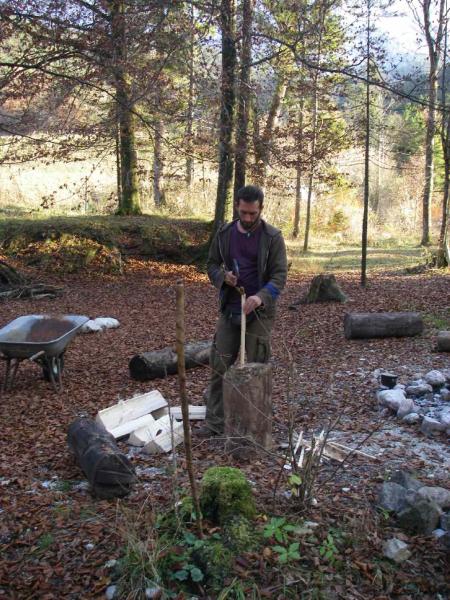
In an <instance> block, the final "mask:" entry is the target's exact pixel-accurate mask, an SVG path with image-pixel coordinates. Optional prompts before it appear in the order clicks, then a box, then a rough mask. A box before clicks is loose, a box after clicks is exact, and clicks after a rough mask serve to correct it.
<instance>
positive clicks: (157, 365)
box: [128, 340, 211, 381]
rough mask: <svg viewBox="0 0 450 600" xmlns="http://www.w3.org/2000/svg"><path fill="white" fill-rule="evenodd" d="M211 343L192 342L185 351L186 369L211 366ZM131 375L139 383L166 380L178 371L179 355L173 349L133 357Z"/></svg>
mask: <svg viewBox="0 0 450 600" xmlns="http://www.w3.org/2000/svg"><path fill="white" fill-rule="evenodd" d="M210 351H211V342H210V341H209V340H208V341H202V342H192V343H190V344H186V346H185V349H184V354H185V363H186V369H193V368H194V367H199V366H202V365H207V364H209V354H210ZM128 366H129V369H130V375H131V377H132V378H133V379H137V380H138V381H148V380H150V379H157V378H164V377H167V376H168V375H175V373H177V371H178V365H177V353H176V352H175V350H173V349H172V348H164V349H163V350H155V351H154V352H142V353H141V354H137V355H136V356H133V358H132V359H131V360H130V363H129V365H128Z"/></svg>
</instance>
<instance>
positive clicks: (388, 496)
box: [378, 481, 407, 513]
mask: <svg viewBox="0 0 450 600" xmlns="http://www.w3.org/2000/svg"><path fill="white" fill-rule="evenodd" d="M378 504H379V505H380V506H381V508H384V509H385V510H390V511H391V512H395V513H398V512H400V511H402V510H403V509H404V508H405V507H406V506H407V504H406V488H405V487H403V486H402V485H399V484H398V483H395V482H393V481H385V482H384V483H383V485H382V486H381V490H380V495H379V498H378Z"/></svg>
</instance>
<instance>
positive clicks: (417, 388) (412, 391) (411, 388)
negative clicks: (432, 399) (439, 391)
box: [405, 383, 433, 398]
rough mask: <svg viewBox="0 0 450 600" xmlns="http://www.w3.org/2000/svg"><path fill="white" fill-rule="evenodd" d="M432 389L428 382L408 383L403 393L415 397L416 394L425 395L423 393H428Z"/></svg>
mask: <svg viewBox="0 0 450 600" xmlns="http://www.w3.org/2000/svg"><path fill="white" fill-rule="evenodd" d="M432 391H433V388H432V387H431V385H428V383H416V384H415V385H408V386H407V387H406V390H405V393H406V395H407V396H410V397H413V398H416V397H417V396H425V394H429V393H430V392H432Z"/></svg>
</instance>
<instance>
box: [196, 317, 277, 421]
mask: <svg viewBox="0 0 450 600" xmlns="http://www.w3.org/2000/svg"><path fill="white" fill-rule="evenodd" d="M273 321H274V319H273V317H267V315H266V314H265V311H264V310H260V311H258V312H257V314H256V318H255V319H253V321H252V322H251V323H250V324H248V325H247V328H246V336H245V349H246V352H247V362H257V363H266V362H268V360H269V358H270V333H271V330H272V326H273ZM240 343H241V328H240V327H239V326H236V325H233V324H232V323H231V319H230V317H229V316H228V315H226V314H221V315H220V317H219V320H218V322H217V325H216V333H215V336H214V341H213V345H212V349H211V355H210V359H209V364H210V367H211V379H210V382H209V388H208V401H207V405H206V425H207V427H209V428H210V429H212V430H214V431H216V432H217V433H223V428H224V416H223V396H222V382H223V376H224V374H225V372H226V371H227V370H228V369H229V368H230V367H231V365H232V364H233V363H234V362H235V361H236V358H237V356H238V354H239V347H240Z"/></svg>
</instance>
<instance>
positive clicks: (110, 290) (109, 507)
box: [0, 258, 450, 600]
mask: <svg viewBox="0 0 450 600" xmlns="http://www.w3.org/2000/svg"><path fill="white" fill-rule="evenodd" d="M28 272H29V273H31V274H32V273H34V274H35V275H37V273H38V271H37V270H34V269H33V268H29V271H28ZM39 273H40V277H41V278H42V272H39ZM337 277H338V281H339V283H340V285H341V287H342V289H343V291H344V292H345V293H346V294H347V296H348V298H349V301H348V303H347V304H334V303H333V304H316V305H308V306H300V307H299V310H298V311H296V312H294V311H291V310H289V309H288V306H289V305H290V304H291V303H292V302H293V301H294V300H297V299H298V298H299V297H300V296H301V295H302V294H303V293H304V292H305V291H306V289H307V287H308V284H309V282H310V279H311V275H310V274H309V275H305V274H301V273H295V272H294V273H290V276H289V283H288V286H287V290H286V292H285V293H284V294H283V296H282V298H281V301H280V307H279V314H278V320H277V323H276V327H275V330H274V333H273V357H272V359H271V360H272V365H273V372H274V384H273V385H274V387H273V402H274V439H275V441H276V442H277V443H280V444H281V443H283V442H286V441H287V435H288V410H289V407H288V402H287V397H288V377H289V372H290V366H291V360H293V361H294V362H295V364H296V376H295V382H294V385H295V387H294V391H295V396H296V407H295V410H296V422H295V427H296V430H300V429H302V428H303V429H305V430H306V431H307V432H312V431H318V430H320V429H321V428H322V427H324V426H327V425H328V423H329V422H330V420H333V419H334V418H335V417H336V415H338V414H341V420H340V422H339V424H338V425H337V426H336V429H337V430H338V431H337V432H336V435H337V436H338V437H339V439H341V440H344V441H345V443H347V444H349V445H352V444H353V443H354V442H355V441H357V440H361V439H363V438H364V436H366V435H367V434H369V433H371V432H374V434H373V436H372V437H369V439H367V441H366V442H365V443H364V444H363V445H362V448H361V449H362V450H365V451H367V452H368V453H369V454H370V453H372V454H374V455H375V454H376V453H377V452H381V458H380V459H378V460H369V459H367V460H366V459H363V458H360V457H358V458H357V457H354V458H352V459H350V461H349V462H348V464H347V465H346V466H345V468H340V467H339V466H338V464H337V463H332V462H330V463H327V464H324V466H323V470H322V472H321V475H320V478H319V486H318V488H317V489H316V494H315V495H316V498H317V501H318V502H317V505H316V506H315V507H314V508H312V509H311V510H310V512H309V513H308V514H307V515H306V517H307V518H308V519H309V520H312V521H314V522H316V523H318V524H319V525H318V527H317V528H316V530H315V532H314V537H312V538H309V539H308V540H305V541H301V544H300V548H299V551H300V559H299V560H295V561H293V562H292V563H289V565H288V567H289V568H288V570H286V567H284V568H282V566H281V565H280V563H279V561H278V560H277V559H276V557H275V554H274V553H270V552H267V553H265V554H264V555H261V556H259V557H246V558H245V557H242V560H240V561H239V564H236V565H235V570H234V573H233V577H235V578H238V579H239V580H240V581H243V582H245V581H246V580H247V581H250V580H251V581H253V582H255V581H256V587H255V586H253V588H252V591H251V592H250V590H247V591H245V584H243V587H241V589H243V590H244V591H243V592H242V594H243V595H242V594H241V595H240V596H237V595H236V596H233V595H232V593H231V592H230V594H229V595H228V596H227V597H228V598H234V597H236V598H237V597H240V598H258V597H269V598H280V599H282V598H330V599H331V598H342V599H344V598H345V599H353V598H355V599H359V598H364V599H366V600H367V599H369V598H373V599H378V600H382V599H389V598H401V599H409V598H417V599H418V598H421V599H430V600H431V599H435V600H439V599H444V598H448V597H450V596H449V595H450V586H449V580H448V573H449V570H448V569H449V566H448V562H446V558H445V555H444V552H443V550H442V549H441V547H440V545H439V543H438V542H437V541H436V540H435V539H434V538H433V537H432V536H429V537H426V536H406V534H404V533H403V532H400V530H399V529H397V528H396V527H395V522H394V521H393V520H392V519H390V518H389V516H388V515H387V514H386V513H385V512H383V511H380V510H379V509H377V507H376V501H377V495H378V491H379V487H380V484H381V483H382V482H383V481H384V480H385V479H386V477H387V476H388V474H389V473H390V472H391V471H392V470H394V469H396V468H398V467H401V468H407V469H410V470H412V471H415V473H416V475H417V477H418V478H419V479H420V480H421V481H423V482H424V483H428V484H431V485H443V486H447V487H449V486H450V478H449V471H448V463H447V464H446V462H445V460H446V458H447V460H448V454H447V452H448V440H447V438H446V437H445V436H444V435H439V436H437V437H435V438H434V439H433V440H427V439H426V438H425V437H424V436H423V435H422V434H421V433H420V432H419V430H418V429H417V428H416V427H415V426H408V425H404V426H403V425H401V426H400V425H399V422H398V421H397V420H396V419H395V417H390V416H389V417H386V416H382V415H381V413H380V412H379V409H378V407H377V403H376V400H375V389H376V385H375V384H374V382H373V375H372V374H373V371H374V370H375V369H377V368H383V369H388V370H392V371H394V372H396V373H398V374H399V376H400V381H404V380H405V379H406V378H407V377H408V376H412V375H413V374H414V373H416V372H417V371H422V372H426V371H428V370H430V369H442V368H449V367H450V356H449V355H448V354H447V355H445V354H439V353H436V352H435V351H434V346H435V334H436V331H437V329H443V328H450V312H449V311H450V307H449V289H450V274H449V273H448V271H447V272H439V271H427V272H424V273H422V274H412V275H405V274H404V272H403V271H399V270H398V269H395V270H393V269H392V268H391V269H390V270H389V269H387V268H386V267H384V268H382V269H379V270H377V271H376V272H373V273H369V280H368V286H367V288H366V289H362V288H361V287H360V286H359V274H358V273H357V272H356V271H342V272H340V273H339V274H338V275H337ZM179 278H183V279H184V281H185V287H186V324H187V339H188V340H192V341H193V340H203V339H208V338H211V336H212V334H213V331H214V324H215V320H216V317H217V298H216V292H215V290H214V289H213V288H212V287H211V286H210V285H209V283H208V281H207V278H206V276H205V275H204V274H203V273H200V272H199V271H198V270H197V269H196V268H195V267H193V266H183V265H173V264H167V263H163V262H154V261H142V260H140V259H136V258H130V259H129V260H128V262H127V264H126V266H125V269H124V271H123V273H122V274H103V275H101V274H93V273H89V274H88V273H85V274H72V275H70V276H68V275H58V274H55V273H53V274H48V275H47V276H46V282H47V283H54V284H62V285H64V286H65V292H64V294H63V295H62V296H61V297H60V298H57V299H56V300H45V299H44V300H11V301H9V302H5V303H3V304H0V322H1V323H2V324H6V323H7V322H9V321H10V320H12V319H14V318H16V317H17V316H20V315H23V314H36V313H37V314H39V313H46V312H58V313H69V314H85V315H88V316H90V317H97V316H112V317H115V318H117V319H118V320H119V321H120V327H119V328H118V329H115V330H108V331H106V332H103V333H96V334H89V335H79V336H77V337H76V338H75V339H74V340H73V341H72V342H71V343H70V345H69V347H68V349H67V353H66V366H65V371H64V389H63V391H62V393H60V394H56V393H54V392H53V390H52V388H51V386H50V384H49V383H47V382H45V381H44V380H43V379H42V376H41V373H40V369H39V368H38V367H37V366H36V365H34V364H31V363H30V364H28V363H24V364H23V365H21V367H20V369H19V376H18V379H17V381H16V384H15V386H14V388H13V390H12V391H9V392H6V393H3V394H2V396H1V398H0V424H1V436H0V438H1V441H0V489H1V508H0V543H1V546H0V561H1V567H0V598H5V599H8V600H9V599H20V600H26V599H34V598H39V599H45V600H50V599H55V600H56V599H61V598H68V599H73V600H75V599H87V598H104V597H105V590H106V589H107V588H108V586H110V585H111V584H114V574H113V569H111V567H110V566H108V565H110V564H111V563H110V562H108V561H111V560H114V559H120V558H121V557H122V556H123V555H124V552H125V551H126V549H127V547H128V548H129V547H130V545H131V544H132V543H133V540H134V541H135V536H136V535H137V536H138V537H139V538H140V539H141V548H142V543H144V544H147V546H146V548H145V553H146V555H147V558H148V560H149V561H150V562H151V560H152V552H154V551H155V545H154V539H155V535H156V534H155V532H154V530H153V527H152V522H153V521H152V519H153V517H154V515H155V514H156V513H161V512H165V511H167V510H168V508H169V506H171V504H173V498H174V494H176V493H179V490H180V489H184V490H187V489H188V481H187V475H186V470H185V462H184V459H183V449H182V447H179V448H178V449H177V461H178V471H177V475H176V479H175V480H174V477H173V471H172V467H173V460H172V458H171V457H169V456H158V457H154V456H145V455H143V454H135V455H134V456H133V458H132V460H133V463H134V465H135V466H136V468H137V470H138V473H139V480H138V482H137V484H136V485H135V486H134V488H133V491H132V493H131V494H130V495H129V496H128V497H127V498H125V499H123V500H117V501H106V500H96V499H94V498H92V497H91V496H90V494H89V492H88V490H87V489H86V486H85V485H83V475H82V473H81V472H80V470H79V468H78V467H77V465H76V464H75V461H74V458H73V456H72V455H71V454H70V452H69V450H68V446H67V440H66V436H67V428H68V425H69V424H70V423H71V421H72V420H73V419H75V418H76V417H78V416H80V415H88V416H90V417H95V415H96V413H97V411H98V410H100V409H102V408H105V407H108V406H110V405H112V404H114V403H116V402H117V401H118V400H119V399H125V398H129V397H131V396H133V395H135V394H137V393H143V392H146V391H150V390H152V389H158V390H159V391H160V392H161V393H162V394H163V396H164V397H165V398H166V399H167V401H168V402H169V403H173V404H175V405H179V398H178V383H177V378H176V376H171V377H168V378H167V379H163V380H154V381H151V382H147V383H146V382H136V381H133V380H131V379H130V377H129V372H128V361H129V359H130V358H131V357H132V356H133V355H134V354H136V353H138V352H141V351H148V350H153V349H160V348H163V347H165V346H171V345H173V343H174V339H175V283H176V281H177V279H179ZM382 310H391V311H397V310H398V311H403V310H417V311H421V312H422V313H423V315H424V317H425V322H426V330H425V332H424V334H423V335H421V336H418V337H412V338H389V339H372V340H363V341H348V340H346V339H345V338H344V333H343V324H342V322H343V316H344V314H345V313H346V312H348V311H382ZM290 357H292V359H291V358H290ZM207 382H208V369H207V368H200V369H194V370H191V371H188V372H187V390H188V395H189V401H190V402H191V403H193V404H202V403H203V391H204V389H205V387H206V385H207ZM291 408H292V406H291ZM193 439H194V448H193V451H194V458H195V469H196V472H197V475H198V477H199V478H200V477H201V475H202V473H203V472H204V471H205V469H207V468H208V467H210V466H213V465H233V466H239V467H240V468H242V470H243V471H244V472H245V474H246V476H247V477H248V479H249V480H250V481H251V482H252V485H253V489H254V494H255V498H256V501H257V505H258V511H259V513H260V514H261V515H266V516H267V518H270V517H271V516H284V517H286V518H289V519H291V518H292V519H293V520H296V519H297V517H298V516H297V515H296V511H295V508H296V507H295V503H293V501H292V499H291V500H289V499H288V498H287V497H286V495H285V494H284V492H285V491H286V489H287V482H286V479H285V475H284V474H283V475H282V477H281V481H280V483H279V484H278V485H276V482H277V480H278V477H279V474H280V469H281V470H282V468H283V467H282V466H283V464H284V459H283V454H282V450H278V451H276V452H274V453H273V454H272V455H270V456H269V455H267V456H266V455H264V456H261V458H260V459H259V460H257V461H254V462H252V463H251V464H248V463H243V464H240V465H236V464H235V463H234V462H233V460H232V458H231V457H230V456H228V455H227V454H226V453H225V451H224V444H223V440H220V439H213V440H207V441H205V440H200V439H199V438H196V437H195V436H194V438H193ZM421 443H424V444H425V445H426V447H425V449H424V450H423V451H421V452H420V453H416V452H415V448H416V447H417V444H421ZM427 444H428V445H427ZM120 445H121V447H122V448H123V449H124V450H125V451H128V449H127V446H126V444H124V443H121V444H120ZM263 518H264V517H261V519H263ZM393 536H397V537H398V536H400V537H402V539H404V540H405V541H407V543H408V544H409V545H410V549H411V551H412V554H411V557H410V558H409V560H408V561H406V562H404V563H402V564H401V565H396V564H395V563H392V562H390V561H389V560H388V559H387V558H385V557H384V556H383V552H382V545H383V542H384V541H385V540H387V539H389V538H391V537H393ZM323 549H325V550H328V551H329V552H324V551H323ZM230 583H231V582H230ZM130 597H131V596H130ZM136 597H138V596H136ZM178 597H179V598H183V597H187V596H182V595H179V596H178ZM192 597H194V595H192ZM195 597H200V594H197V595H196V596H195ZM210 597H211V598H214V597H218V595H217V596H210ZM223 597H225V596H223Z"/></svg>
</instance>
